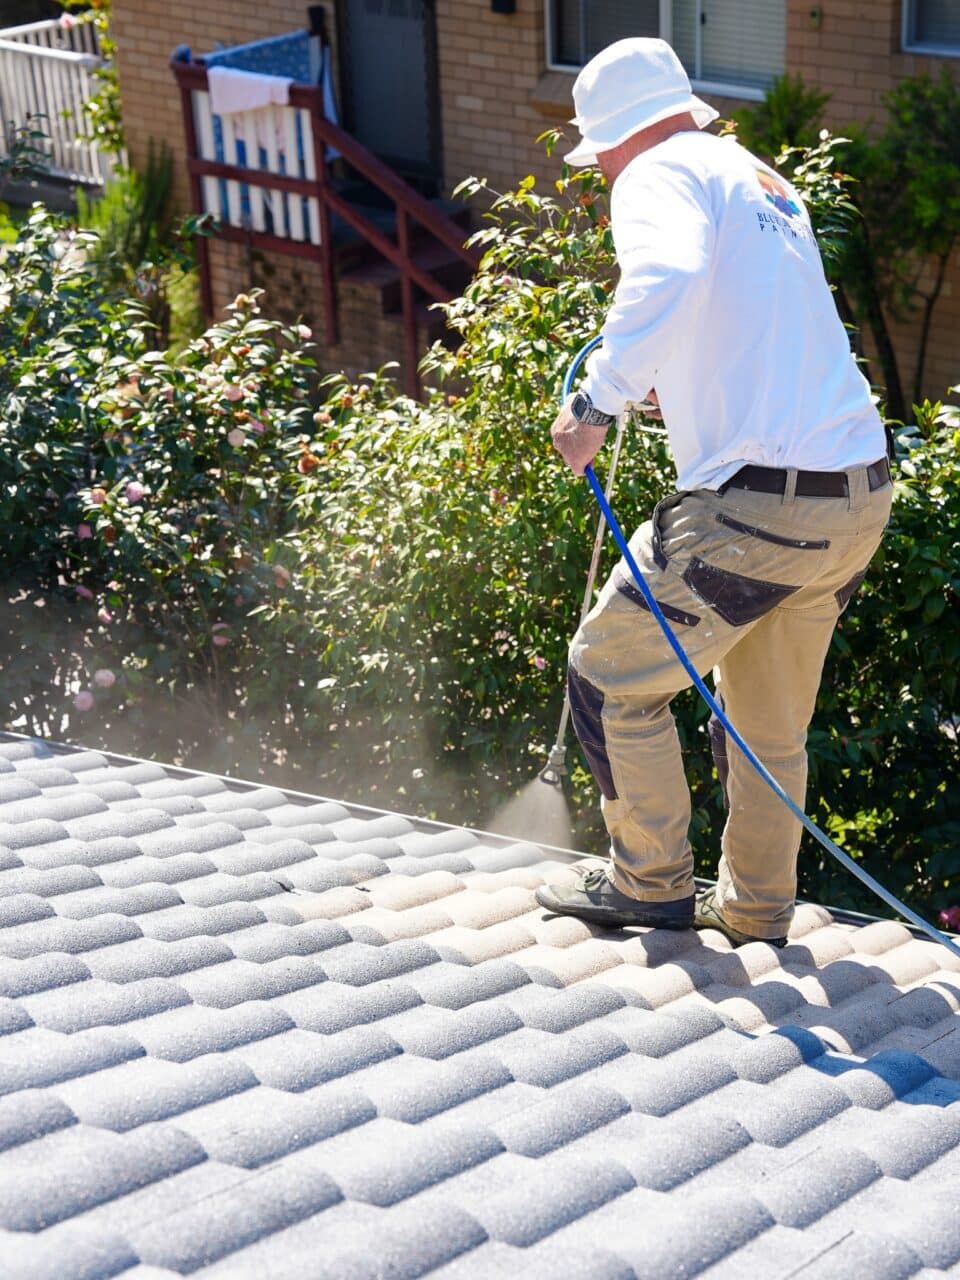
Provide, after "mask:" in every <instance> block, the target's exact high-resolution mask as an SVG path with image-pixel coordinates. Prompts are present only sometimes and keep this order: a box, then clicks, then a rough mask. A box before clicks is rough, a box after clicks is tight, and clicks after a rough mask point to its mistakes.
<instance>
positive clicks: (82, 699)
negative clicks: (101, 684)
mask: <svg viewBox="0 0 960 1280" xmlns="http://www.w3.org/2000/svg"><path fill="white" fill-rule="evenodd" d="M73 705H74V706H75V707H76V708H77V710H78V711H90V710H91V709H92V707H93V694H92V693H91V692H90V690H89V689H81V690H80V692H79V693H78V694H77V696H76V697H75V698H74V700H73Z"/></svg>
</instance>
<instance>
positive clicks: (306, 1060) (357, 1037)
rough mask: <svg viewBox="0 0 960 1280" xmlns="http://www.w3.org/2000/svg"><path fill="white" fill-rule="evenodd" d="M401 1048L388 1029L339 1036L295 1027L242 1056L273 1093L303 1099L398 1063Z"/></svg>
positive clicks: (353, 1031) (246, 1049) (351, 1030)
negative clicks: (375, 1068) (355, 1075)
mask: <svg viewBox="0 0 960 1280" xmlns="http://www.w3.org/2000/svg"><path fill="white" fill-rule="evenodd" d="M400 1053H402V1050H401V1048H400V1045H398V1044H397V1042H396V1040H394V1039H393V1037H392V1036H390V1035H389V1034H388V1033H387V1032H386V1031H385V1030H384V1029H382V1028H381V1027H379V1026H377V1025H374V1026H372V1027H368V1026H360V1027H349V1028H347V1029H346V1030H345V1031H339V1032H337V1033H335V1034H334V1035H322V1034H320V1033H319V1032H314V1031H304V1030H303V1029H301V1028H299V1027H295V1028H294V1029H293V1030H291V1031H287V1032H285V1033H283V1034H281V1035H277V1036H271V1037H270V1038H269V1039H267V1040H259V1041H254V1042H253V1043H251V1044H248V1045H245V1046H244V1047H243V1049H242V1050H240V1051H239V1056H241V1057H242V1059H243V1061H244V1062H245V1063H246V1064H247V1065H248V1066H249V1067H250V1068H251V1070H252V1071H254V1072H255V1073H256V1076H257V1078H258V1079H259V1080H260V1082H261V1083H262V1084H265V1085H269V1086H270V1087H271V1088H272V1089H284V1090H286V1091H287V1092H290V1093H302V1092H303V1091H304V1090H305V1089H313V1088H315V1087H316V1086H317V1085H320V1084H327V1083H328V1082H329V1081H331V1080H337V1079H339V1078H340V1077H342V1076H347V1075H351V1074H352V1073H354V1072H360V1071H362V1070H363V1068H365V1067H369V1066H371V1065H372V1064H373V1063H377V1062H384V1061H386V1060H388V1059H393V1058H394V1057H396V1056H397V1055H398V1054H400Z"/></svg>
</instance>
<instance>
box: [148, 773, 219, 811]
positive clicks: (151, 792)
mask: <svg viewBox="0 0 960 1280" xmlns="http://www.w3.org/2000/svg"><path fill="white" fill-rule="evenodd" d="M137 789H138V790H139V792H140V794H141V795H142V796H144V797H147V798H148V799H151V800H166V799H167V798H168V797H170V796H210V795H219V794H220V793H221V792H223V791H226V790H227V788H226V785H225V784H224V783H223V781H222V780H221V779H220V778H213V777H210V776H209V775H207V774H198V775H195V776H194V777H188V778H184V777H180V778H170V777H168V776H167V774H166V771H164V772H163V775H162V777H159V778H153V779H148V780H145V781H143V782H140V783H138V784H137ZM238 807H239V806H238Z"/></svg>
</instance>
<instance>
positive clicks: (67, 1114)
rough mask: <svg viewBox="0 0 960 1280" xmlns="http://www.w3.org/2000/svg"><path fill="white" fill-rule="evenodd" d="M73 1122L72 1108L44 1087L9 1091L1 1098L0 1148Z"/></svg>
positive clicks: (53, 1130)
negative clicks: (12, 1092) (9, 1092)
mask: <svg viewBox="0 0 960 1280" xmlns="http://www.w3.org/2000/svg"><path fill="white" fill-rule="evenodd" d="M76 1123H77V1116H76V1114H75V1112H73V1111H72V1110H71V1109H70V1107H69V1106H67V1104H66V1102H64V1101H63V1099H62V1098H61V1097H55V1096H54V1095H53V1094H52V1093H51V1092H50V1091H49V1090H47V1089H22V1090H21V1091H20V1092H19V1093H15V1094H8V1095H7V1096H6V1097H4V1098H0V1151H8V1150H9V1149H10V1148H11V1147H19V1146H20V1145H21V1144H22V1143H24V1142H33V1141H34V1139H35V1138H42V1137H44V1136H45V1135H46V1134H48V1133H54V1132H56V1130H57V1129H66V1128H67V1127H68V1126H69V1125H71V1124H76Z"/></svg>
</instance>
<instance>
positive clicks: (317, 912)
mask: <svg viewBox="0 0 960 1280" xmlns="http://www.w3.org/2000/svg"><path fill="white" fill-rule="evenodd" d="M296 904H297V905H296V911H297V914H298V915H299V916H300V918H301V919H302V920H339V919H341V918H342V917H345V916H346V917H349V916H353V915H354V914H355V913H356V912H358V911H366V910H367V908H368V907H369V906H371V905H372V899H371V897H370V891H369V889H366V888H363V889H358V888H355V887H354V886H352V885H350V886H344V887H343V888H342V889H328V890H327V891H326V892H325V893H319V894H314V895H311V896H310V897H303V898H299V897H298V898H297V899H296Z"/></svg>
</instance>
